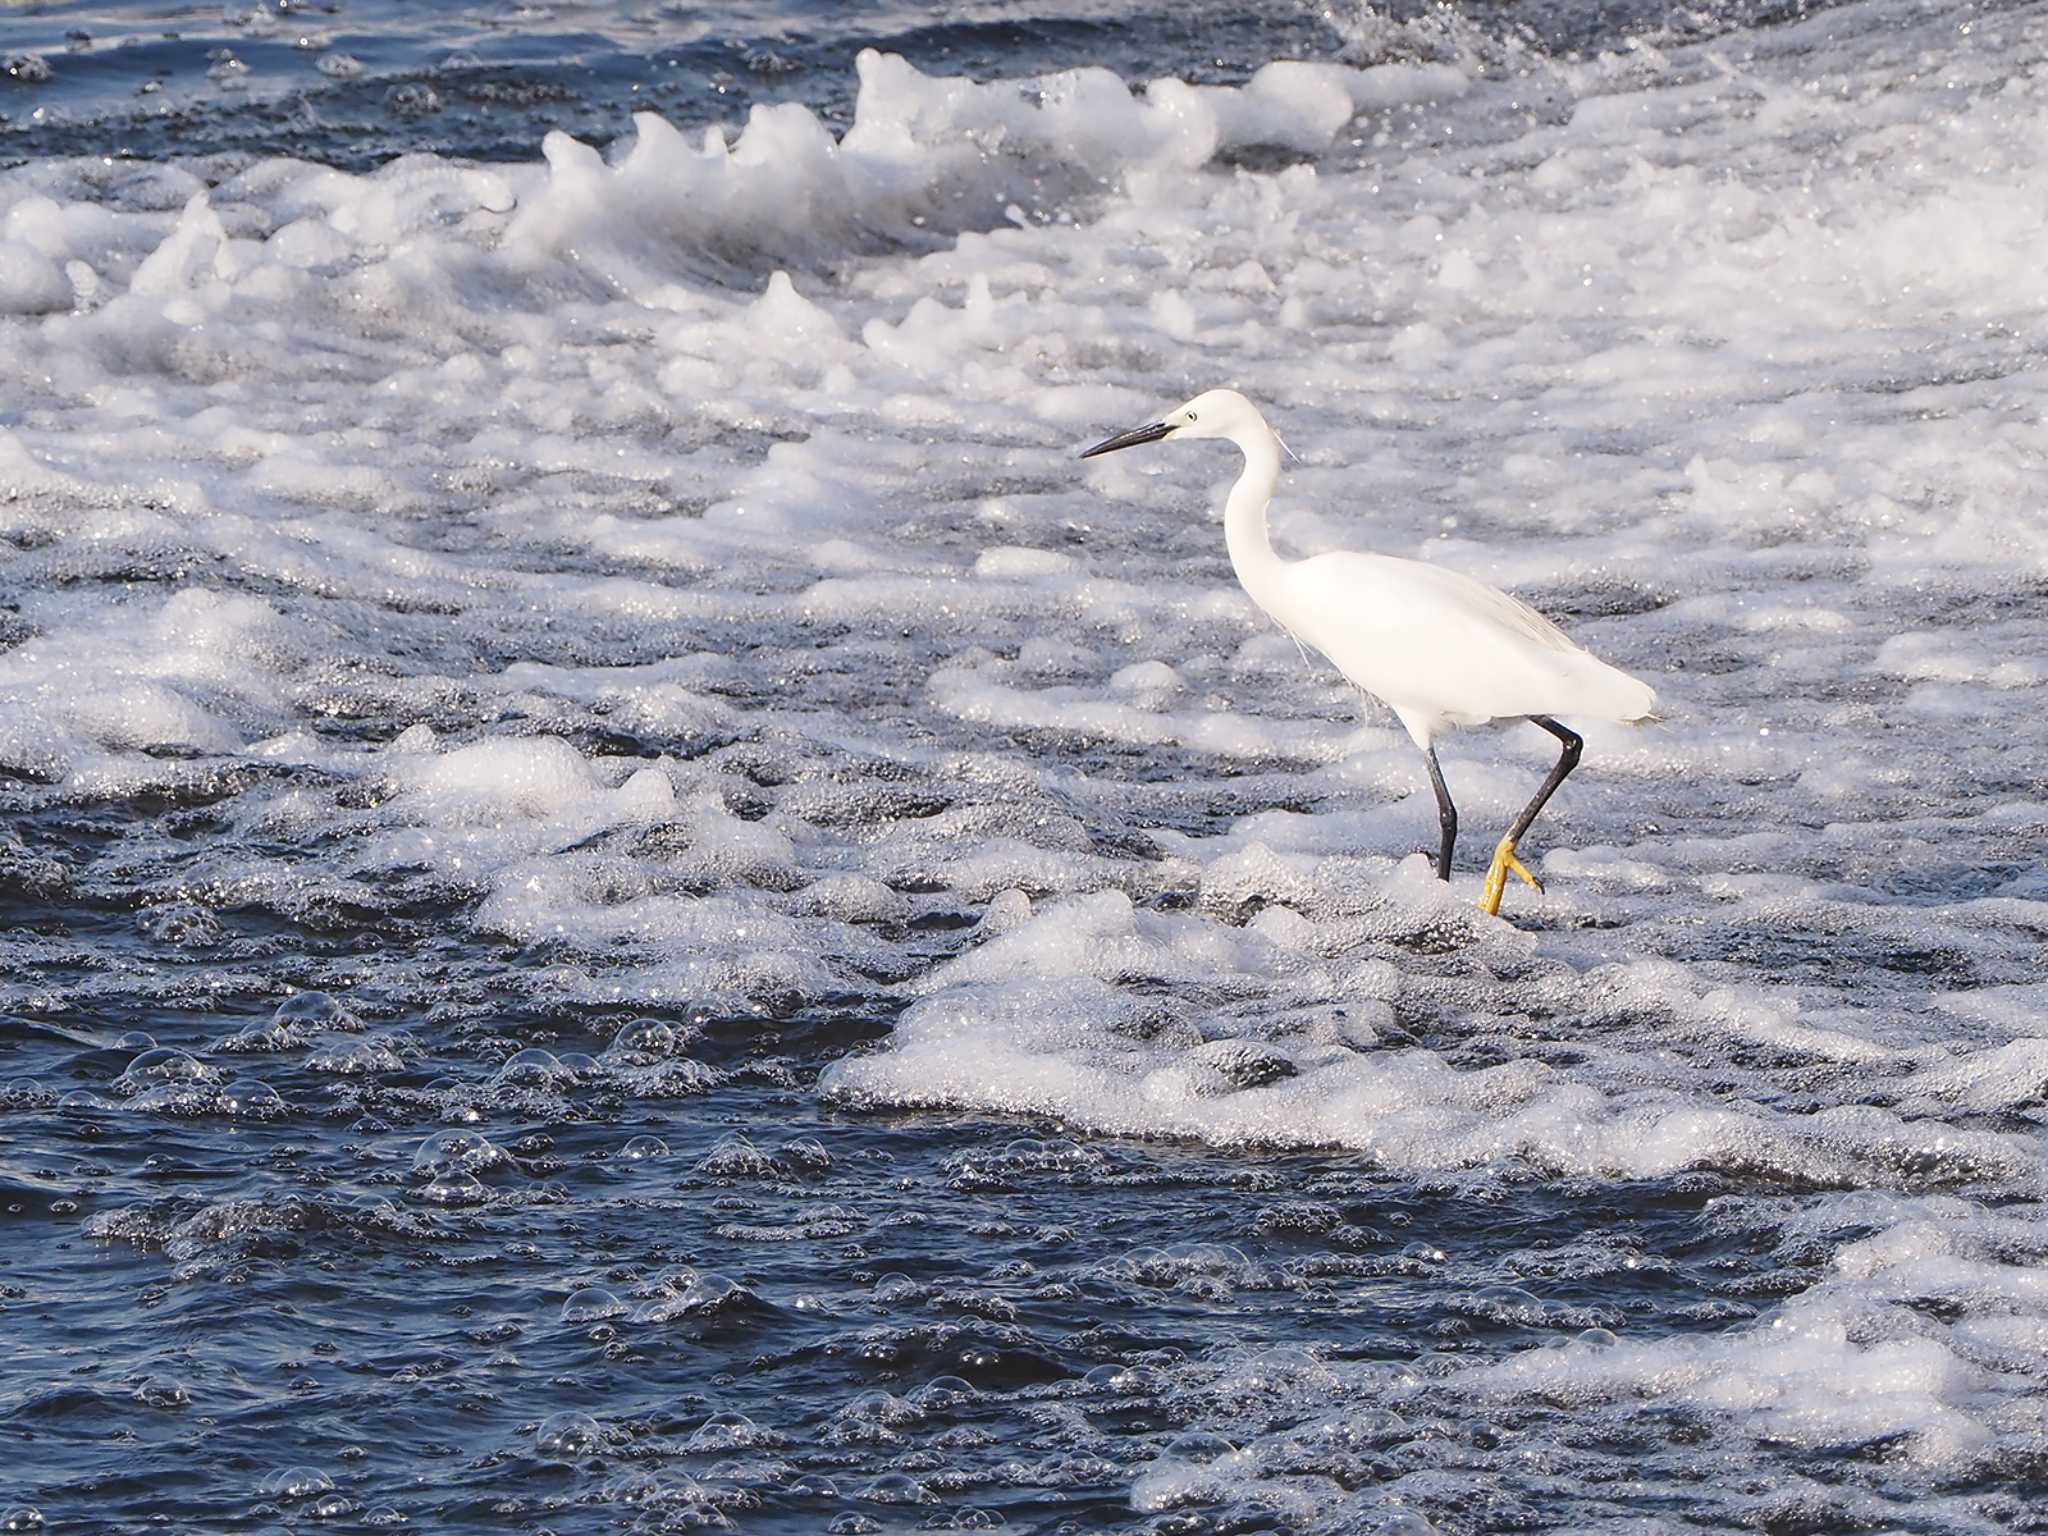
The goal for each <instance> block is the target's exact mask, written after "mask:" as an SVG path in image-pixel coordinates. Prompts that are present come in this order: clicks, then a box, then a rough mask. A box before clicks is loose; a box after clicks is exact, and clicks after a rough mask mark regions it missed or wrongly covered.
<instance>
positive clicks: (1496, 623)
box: [1081, 389, 1657, 914]
mask: <svg viewBox="0 0 2048 1536" xmlns="http://www.w3.org/2000/svg"><path fill="white" fill-rule="evenodd" d="M1196 437H1216V438H1226V439H1228V440H1229V441H1230V442H1232V443H1235V444H1236V445H1237V447H1238V450H1239V451H1240V452H1241V453H1243V454H1244V473H1242V474H1241V475H1239V476H1238V477H1237V484H1235V485H1233V486H1232V487H1231V488H1230V498H1229V500H1228V501H1227V502H1226V503H1225V504H1224V511H1223V537H1224V542H1225V543H1226V545H1227V546H1228V547H1229V550H1230V563H1231V566H1232V567H1233V568H1234V569H1235V570H1236V572H1237V579H1238V580H1239V581H1240V582H1241V583H1243V585H1244V589H1245V591H1246V592H1247V593H1249V594H1250V596H1251V600H1252V601H1253V602H1255V603H1257V604H1258V605H1259V607H1261V608H1263V609H1264V610H1265V611H1266V612H1267V613H1268V614H1269V615H1270V616H1271V617H1272V618H1273V619H1274V620H1275V621H1277V622H1278V623H1279V625H1280V627H1281V628H1282V629H1284V630H1286V631H1287V632H1288V633H1289V634H1290V635H1292V636H1294V638H1295V639H1296V640H1298V641H1300V642H1301V643H1302V644H1304V645H1308V646H1312V647H1314V648H1315V649H1316V650H1318V651H1320V652H1322V653H1323V655H1325V656H1326V657H1328V658H1329V659H1330V660H1331V661H1332V662H1334V663H1335V664H1336V667H1337V670H1338V671H1340V672H1342V673H1343V674H1344V676H1345V677H1347V678H1348V679H1350V680H1351V682H1352V683H1354V684H1356V685H1357V686H1358V687H1360V688H1362V689H1364V690H1365V691H1366V692H1367V693H1369V694H1371V695H1373V696H1374V697H1375V698H1377V699H1379V700H1381V701H1382V702H1383V703H1385V704H1386V705H1387V707H1388V708H1390V709H1391V710H1393V712H1394V714H1395V715H1396V716H1397V717H1398V718H1399V719H1400V721H1401V724H1402V725H1403V726H1405V727H1406V728H1407V731H1408V734H1409V736H1410V737H1411V738H1412V739H1413V740H1414V742H1415V745H1416V746H1418V747H1420V748H1421V749H1422V755H1423V757H1424V758H1425V759H1426V760H1427V761H1428V763H1429V782H1430V786H1431V787H1432V788H1433V789H1434V790H1435V791H1436V804H1437V820H1438V823H1439V825H1440V827H1441V829H1442V833H1443V838H1442V842H1441V844H1440V846H1439V850H1438V854H1437V861H1436V873H1437V878H1438V879H1440V880H1449V879H1450V878H1451V851H1452V849H1453V847H1454V846H1455V845H1456V843H1457V839H1458V811H1457V807H1456V806H1454V805H1453V804H1452V803H1451V792H1450V790H1449V789H1447V788H1446V787H1445V786H1444V775H1443V769H1442V768H1441V767H1439V766H1438V764H1437V760H1436V738H1437V737H1438V736H1440V735H1442V734H1443V733H1444V732H1445V731H1446V730H1448V729H1450V728H1451V727H1454V726H1460V725H1484V724H1486V723H1488V722H1490V721H1495V720H1528V721H1531V722H1533V723H1534V724H1536V725H1540V726H1542V727H1543V729H1544V730H1546V731H1548V732H1550V734H1551V735H1553V736H1555V737H1556V738H1557V739H1558V741H1559V742H1560V743H1561V744H1562V745H1563V749H1564V750H1563V751H1562V752H1561V753H1560V754H1559V756H1558V760H1557V766H1556V767H1555V768H1553V769H1552V770H1551V771H1550V776H1549V777H1548V778H1546V779H1545V780H1544V781H1543V784H1542V787H1541V788H1539V789H1538V790H1537V791H1536V798H1535V799H1533V800H1531V801H1530V802H1529V804H1528V806H1527V807H1526V808H1525V809H1524V810H1523V812H1522V814H1521V815H1520V816H1518V817H1516V818H1515V823H1514V825H1513V826H1511V827H1510V828H1508V831H1507V834H1506V835H1505V836H1504V837H1502V838H1501V840H1500V842H1499V844H1498V845H1497V846H1496V847H1495V848H1494V850H1493V863H1492V865H1491V866H1490V867H1489V868H1488V869H1487V872H1486V886H1485V890H1484V895H1483V897H1482V899H1481V900H1480V903H1479V904H1480V906H1482V907H1484V908H1485V909H1486V910H1487V911H1488V912H1489V913H1494V914H1497V913H1499V911H1500V899H1501V894H1502V892H1503V891H1504V890H1505V889H1506V887H1507V877H1508V875H1509V874H1511V873H1512V874H1515V875H1518V876H1520V877H1521V878H1522V879H1523V880H1525V881H1527V882H1528V883H1529V884H1530V885H1531V886H1533V887H1535V888H1536V889H1537V890H1539V891H1540V890H1542V889H1543V883H1542V882H1541V881H1540V880H1538V879H1537V878H1536V877H1535V876H1534V875H1532V874H1530V873H1529V871H1528V870H1527V869H1526V868H1524V867H1523V864H1522V861H1521V860H1520V859H1519V858H1517V857H1516V856H1515V848H1516V845H1517V844H1518V843H1519V842H1520V841H1521V840H1522V837H1523V835H1524V834H1526V833H1527V832H1528V830H1529V824H1530V823H1531V822H1533V821H1534V820H1535V819H1536V816H1537V813H1538V812H1540V811H1541V810H1542V809H1543V807H1544V804H1545V803H1546V802H1547V801H1548V800H1549V799H1550V797H1551V795H1552V794H1554V793H1555V792H1556V790H1557V786H1558V785H1560V784H1562V783H1563V782H1564V779H1565V775H1566V774H1568V773H1570V772H1571V771H1572V769H1574V768H1576V767H1577V766H1578V763H1579V751H1580V748H1581V747H1583V746H1584V742H1583V741H1582V740H1581V739H1580V737H1579V735H1578V733H1577V732H1575V731H1572V730H1570V729H1568V728H1567V727H1565V726H1563V725H1560V724H1559V723H1558V722H1557V720H1556V719H1555V718H1554V717H1555V716H1557V715H1577V716H1579V717H1581V718H1592V719H1596V720H1623V721H1632V720H1646V719H1649V718H1650V717H1651V714H1652V712H1653V711H1654V710H1655V709H1656V707H1657V695H1656V693H1655V692H1654V691H1652V689H1651V688H1650V686H1649V685H1648V684H1647V683H1644V682H1641V681H1639V680H1638V679H1636V678H1633V677H1630V676H1629V675H1628V674H1627V673H1626V672H1622V671H1618V670H1617V669H1615V668H1613V667H1610V666H1609V665H1608V664H1607V663H1606V662H1604V661H1601V660H1600V659H1599V658H1598V657H1596V656H1593V655H1590V654H1588V653H1587V652H1585V651H1583V650H1581V649H1580V648H1579V647H1578V646H1576V645H1574V644H1573V643H1572V642H1571V640H1570V639H1569V638H1568V637H1567V636H1566V635H1565V633H1564V631H1562V630H1561V629H1559V628H1558V627H1557V626H1556V625H1555V624H1553V623H1551V622H1550V620H1548V619H1546V618H1544V617H1543V615H1542V614H1540V613H1538V612H1537V611H1536V610H1535V609H1533V608H1531V607H1529V606H1528V605H1527V604H1526V603H1523V602H1520V601H1518V600H1517V599H1515V598H1512V597H1510V596H1508V594H1507V593H1505V592H1500V591H1496V590H1495V589H1494V588H1492V587H1489V586H1487V585H1485V584H1484V583H1483V582H1478V581H1474V580H1473V579H1472V578H1471V577H1469V576H1462V575H1460V574H1459V573H1458V572H1456V571H1451V570H1446V569H1444V568H1443V567H1442V566H1436V565H1428V564H1425V563H1424V562H1422V561H1420V560H1403V559H1400V558H1398V557H1396V556H1393V555H1368V554H1359V553H1355V552H1352V551H1348V550H1344V551H1338V552H1335V553H1332V554H1326V555H1315V556H1312V557H1310V558H1309V559H1307V560H1284V559H1282V558H1281V557H1280V556H1279V555H1278V554H1276V553H1275V552H1274V549H1273V543H1272V540H1271V538H1270V537H1269V536H1268V534H1267V531H1266V509H1267V507H1268V506H1269V505H1271V503H1272V500H1273V488H1274V486H1275V485H1277V484H1278V483H1279V480H1280V446H1281V445H1280V439H1279V438H1278V437H1276V436H1274V434H1273V429H1272V428H1271V427H1269V426H1267V425H1266V419H1265V418H1264V417H1263V416H1261V415H1260V414H1259V411H1258V407H1256V406H1254V405H1253V404H1252V403H1251V401H1249V400H1247V399H1245V397H1244V396H1243V395H1240V394H1239V393H1238V392H1237V391H1236V390H1234V389H1212V390H1210V391H1208V393H1206V394H1201V395H1197V396H1195V398H1194V399H1192V400H1190V401H1189V402H1188V403H1187V404H1186V405H1184V406H1182V407H1181V408H1180V409H1179V410H1177V411H1173V412H1171V413H1170V414H1168V415H1167V416H1166V417H1164V418H1163V419H1161V420H1159V421H1155V422H1153V423H1152V424H1151V425H1150V426H1145V427H1139V428H1137V429H1136V430H1134V431H1130V432H1121V433H1118V434H1117V435H1116V436H1115V437H1112V438H1109V439H1107V440H1106V441H1103V442H1100V443H1097V444H1096V445H1095V446H1094V447H1093V448H1090V449H1088V450H1087V452H1085V453H1083V454H1082V455H1081V457H1082V458H1084V459H1090V458H1093V457H1095V455H1097V454H1099V453H1113V452H1115V451H1116V450H1117V449H1119V448H1135V447H1137V446H1138V445H1139V444H1141V443H1156V442H1163V441H1166V440H1168V439H1174V440H1179V439H1181V438H1196Z"/></svg>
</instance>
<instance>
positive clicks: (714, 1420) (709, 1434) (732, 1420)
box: [684, 1413, 775, 1452]
mask: <svg viewBox="0 0 2048 1536" xmlns="http://www.w3.org/2000/svg"><path fill="white" fill-rule="evenodd" d="M774 1438H775V1437H774V1436H773V1435H771V1434H769V1433H767V1432H766V1431H764V1430H763V1429H762V1428H761V1426H760V1425H758V1424H756V1423H755V1422H754V1421H753V1420H752V1419H750V1418H748V1417H747V1416H746V1415H745V1414H744V1413H714V1414H713V1415H711V1417H710V1418H708V1419H706V1420H705V1421H704V1422H703V1423H702V1424H700V1425H698V1426H697V1428H696V1430H695V1431H694V1432H693V1433H692V1434H691V1436H690V1440H689V1444H688V1445H687V1446H685V1447H684V1448H685V1449H686V1450H691V1451H697V1452H704V1451H737V1450H744V1449H746V1448H747V1447H748V1446H754V1445H760V1444H762V1443H763V1442H764V1441H769V1440H773V1439H774Z"/></svg>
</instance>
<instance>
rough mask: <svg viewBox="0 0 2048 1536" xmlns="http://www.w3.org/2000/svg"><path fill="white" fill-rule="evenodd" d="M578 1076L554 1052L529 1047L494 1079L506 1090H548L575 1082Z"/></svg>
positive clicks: (499, 1071) (501, 1068) (507, 1063)
mask: <svg viewBox="0 0 2048 1536" xmlns="http://www.w3.org/2000/svg"><path fill="white" fill-rule="evenodd" d="M575 1078H576V1074H575V1073H574V1072H572V1071H570V1070H569V1069H568V1068H567V1067H565V1066H563V1065H562V1063H561V1062H560V1060H558V1059H557V1058H556V1056H555V1053H554V1052H553V1051H544V1050H542V1049H541V1048H540V1047H539V1046H537V1045H534V1046H528V1047H527V1048H526V1049H525V1050H523V1051H521V1052H520V1053H519V1054H518V1055H516V1056H514V1057H513V1058H512V1059H511V1060H510V1061H508V1062H506V1063H505V1065H504V1066H502V1067H500V1068H498V1075H497V1077H496V1078H494V1079H493V1081H494V1082H496V1083H497V1084H498V1085H499V1086H500V1087H504V1088H547V1087H551V1086H553V1085H554V1084H556V1083H567V1082H573V1081H575Z"/></svg>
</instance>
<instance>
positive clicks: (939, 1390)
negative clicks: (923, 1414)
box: [910, 1376, 977, 1409]
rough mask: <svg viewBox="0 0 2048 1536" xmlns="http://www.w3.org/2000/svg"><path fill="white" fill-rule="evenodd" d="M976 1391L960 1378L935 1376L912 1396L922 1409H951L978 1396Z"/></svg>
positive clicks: (912, 1399) (913, 1400)
mask: <svg viewBox="0 0 2048 1536" xmlns="http://www.w3.org/2000/svg"><path fill="white" fill-rule="evenodd" d="M976 1395H977V1394H976V1393H975V1390H974V1388H973V1387H972V1386H970V1385H969V1384H968V1383H967V1382H966V1381H965V1380H964V1379H962V1378H961V1377H958V1376H934V1377H933V1378H932V1379H931V1380H930V1381H928V1382H926V1383H925V1384H924V1385H923V1386H921V1387H919V1388H918V1389H917V1390H916V1391H915V1392H913V1393H911V1394H910V1397H911V1401H912V1402H914V1403H916V1404H917V1405H918V1406H919V1407H920V1408H927V1409H929V1408H951V1407H953V1406H954V1405H955V1404H958V1403H964V1402H966V1401H968V1400H969V1399H970V1398H972V1397H974V1396H976Z"/></svg>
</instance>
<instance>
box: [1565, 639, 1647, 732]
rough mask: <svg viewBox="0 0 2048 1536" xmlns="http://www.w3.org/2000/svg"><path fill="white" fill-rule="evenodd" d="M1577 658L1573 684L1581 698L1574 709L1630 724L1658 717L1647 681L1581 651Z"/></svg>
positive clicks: (1584, 713)
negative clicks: (1631, 675)
mask: <svg viewBox="0 0 2048 1536" xmlns="http://www.w3.org/2000/svg"><path fill="white" fill-rule="evenodd" d="M1576 660H1577V662H1578V665H1577V667H1576V668H1575V671H1576V672H1577V674H1578V675H1577V676H1576V677H1575V678H1574V679H1573V683H1574V686H1575V690H1576V691H1577V692H1578V693H1579V695H1580V697H1579V700H1578V702H1577V703H1576V704H1575V705H1574V708H1575V709H1576V710H1577V712H1578V713H1579V714H1582V715H1596V716H1599V717H1601V718H1603V719H1607V720H1620V721H1622V722H1624V723H1626V724H1630V725H1634V724H1640V723H1642V722H1645V721H1650V720H1655V719H1656V718H1657V690H1656V689H1654V688H1652V687H1651V686H1650V685H1649V684H1648V683H1646V682H1644V681H1643V680H1642V679H1641V678H1635V677H1630V676H1629V675H1628V674H1627V673H1626V672H1624V671H1622V670H1621V669H1620V668H1619V667H1610V666H1609V665H1608V664H1607V663H1606V662H1604V661H1602V660H1600V658H1599V657H1597V656H1592V655H1589V654H1587V653H1586V652H1584V651H1581V652H1579V654H1578V656H1577V658H1576Z"/></svg>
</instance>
